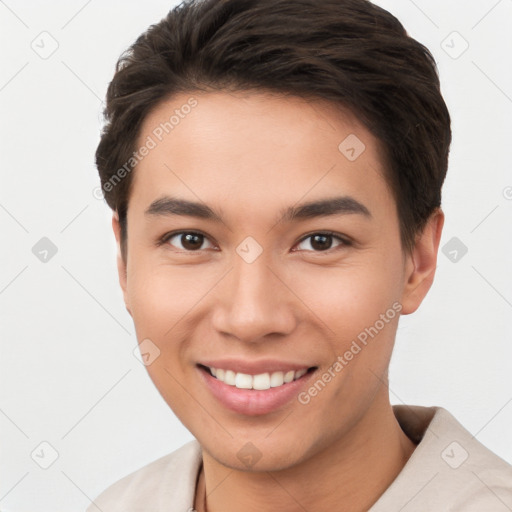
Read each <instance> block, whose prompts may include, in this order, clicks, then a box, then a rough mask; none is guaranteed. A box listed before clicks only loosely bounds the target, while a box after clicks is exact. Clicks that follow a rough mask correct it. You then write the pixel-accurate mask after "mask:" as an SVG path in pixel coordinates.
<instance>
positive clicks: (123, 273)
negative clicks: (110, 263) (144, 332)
mask: <svg viewBox="0 0 512 512" xmlns="http://www.w3.org/2000/svg"><path fill="white" fill-rule="evenodd" d="M112 229H113V230H114V235H115V237H116V245H117V273H118V275H119V284H120V285H121V290H122V291H123V298H124V304H125V306H126V310H127V311H128V313H130V315H131V314H132V312H131V311H130V305H129V300H128V293H127V284H128V274H127V270H126V262H125V260H124V259H123V252H122V250H121V225H120V224H119V214H118V213H117V212H114V213H113V215H112Z"/></svg>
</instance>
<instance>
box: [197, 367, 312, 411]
mask: <svg viewBox="0 0 512 512" xmlns="http://www.w3.org/2000/svg"><path fill="white" fill-rule="evenodd" d="M219 366H220V364H218V365H216V366H212V363H209V364H198V365H197V369H198V370H199V376H200V380H201V381H202V382H203V383H204V385H205V386H206V388H207V389H208V390H209V392H210V393H211V395H213V397H214V399H215V400H216V401H217V403H219V404H222V405H223V406H224V407H225V408H227V409H230V410H231V411H233V412H236V413H238V414H243V415H247V416H257V415H264V414H269V413H272V412H274V411H278V410H279V409H281V407H283V406H285V405H286V404H289V403H290V402H292V403H293V401H294V399H295V398H296V397H297V395H298V394H299V393H300V392H301V391H303V389H304V388H305V387H306V386H307V385H308V382H309V380H310V379H311V378H312V375H313V374H314V372H315V371H316V370H317V367H316V366H313V367H302V368H301V367H300V365H291V364H286V363H284V364H283V363H279V362H276V361H273V362H263V361H262V362H261V363H258V364H253V363H248V362H246V363H241V362H236V363H233V364H230V363H229V362H228V361H224V362H223V363H222V366H223V368H219ZM291 366H295V369H291V368H290V367H291ZM230 368H231V369H230ZM235 370H239V371H235ZM265 370H267V371H265Z"/></svg>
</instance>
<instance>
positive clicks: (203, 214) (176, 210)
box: [145, 196, 372, 223]
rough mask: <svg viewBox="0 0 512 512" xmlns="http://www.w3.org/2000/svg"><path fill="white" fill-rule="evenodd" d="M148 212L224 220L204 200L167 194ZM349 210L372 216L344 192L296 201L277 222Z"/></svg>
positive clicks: (353, 212)
mask: <svg viewBox="0 0 512 512" xmlns="http://www.w3.org/2000/svg"><path fill="white" fill-rule="evenodd" d="M145 214H146V215H152V216H167V215H183V216H188V217H197V218H200V219H206V220H213V221H215V222H223V220H222V217H221V215H220V214H219V213H217V212H215V211H214V210H213V209H212V208H210V207H209V206H207V205H206V204H204V203H196V202H193V201H188V200H186V199H177V198H173V197H168V196H165V197H162V198H160V199H157V200H155V201H153V202H152V203H151V204H150V205H149V207H148V208H147V210H146V211H145ZM349 214H359V215H363V216H364V217H367V218H370V217H371V216H372V215H371V213H370V211H369V210H368V208H367V207H366V206H365V205H364V204H362V203H360V202H359V201H357V200H356V199H354V198H353V197H350V196H341V197H332V198H327V199H320V200H316V201H310V202H308V203H303V204H300V205H298V206H295V205H294V206H290V207H288V208H285V209H284V210H281V211H280V213H279V218H280V220H279V221H278V222H279V223H282V222H294V221H298V220H305V219H312V218H316V217H327V216H330V215H349Z"/></svg>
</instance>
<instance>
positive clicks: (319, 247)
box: [297, 232, 350, 252]
mask: <svg viewBox="0 0 512 512" xmlns="http://www.w3.org/2000/svg"><path fill="white" fill-rule="evenodd" d="M335 241H337V242H338V244H337V245H334V246H333V242H335ZM301 245H303V247H302V248H300V246H301ZM349 245H350V242H349V241H348V240H345V239H344V238H342V237H340V236H337V235H336V234H334V233H330V232H329V233H312V234H311V235H308V236H306V237H304V238H303V239H302V240H301V241H300V243H299V244H298V245H297V247H299V250H306V251H310V250H313V251H314V252H325V251H328V250H330V249H333V248H334V249H335V248H336V247H340V246H349ZM308 246H309V247H308Z"/></svg>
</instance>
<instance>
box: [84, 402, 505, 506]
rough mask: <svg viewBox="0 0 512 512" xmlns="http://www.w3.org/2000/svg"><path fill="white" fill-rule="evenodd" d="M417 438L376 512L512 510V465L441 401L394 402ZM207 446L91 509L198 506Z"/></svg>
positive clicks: (141, 474) (156, 466)
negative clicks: (428, 403)
mask: <svg viewBox="0 0 512 512" xmlns="http://www.w3.org/2000/svg"><path fill="white" fill-rule="evenodd" d="M393 411H394V413H395V416H396V418H397V420H398V422H399V424H400V426H401V427H402V430H403V431H404V432H405V433H406V434H407V436H408V437H409V438H410V439H411V440H412V441H413V442H414V443H415V444H417V446H416V449H415V450H414V452H413V454H412V456H411V457H410V458H409V460H408V461H407V463H406V465H405V466H404V467H403V469H402V471H401V472H400V473H399V475H398V476H397V477H396V479H395V480H394V481H393V483H392V484H391V485H390V486H389V487H388V489H387V490H386V491H385V492H384V494H383V495H382V496H381V497H380V498H379V500H378V501H377V502H376V503H375V504H374V505H373V507H372V508H371V509H370V511H369V512H399V511H400V512H413V511H414V512H431V511H432V512H443V511H446V512H448V511H449V512H458V511H464V512H510V511H512V466H510V465H509V464H507V463H506V462H505V461H504V460H503V459H501V458H500V457H498V456H497V455H495V454H494V453H493V452H491V451H490V450H488V449H487V448H486V447H485V446H484V445H482V444H481V443H480V442H479V441H477V440H476V439H475V438H474V437H473V436H472V435H471V434H470V433H469V432H468V431H467V430H466V429H465V428H464V427H463V426H462V425H461V424H460V423H459V422H458V421H457V420H456V419H455V418H454V417H453V416H452V415H451V414H450V413H449V412H448V411H447V410H445V409H443V408H441V407H419V406H407V405H394V406H393ZM201 460H202V459H201V448H200V446H199V443H198V442H197V441H195V440H194V441H191V442H189V443H187V444H186V445H184V446H182V447H181V448H179V449H178V450H176V451H175V452H173V453H171V454H169V455H165V456H164V457H162V458H160V459H158V460H156V461H154V462H152V463H151V464H148V465H147V466H145V467H143V468H141V469H139V470H138V471H135V472H134V473H132V474H130V475H128V476H126V477H124V478H123V479H121V480H119V481H118V482H116V483H115V484H113V485H112V486H111V487H109V488H108V489H107V490H105V491H104V492H103V493H102V494H100V496H99V497H98V498H96V499H95V500H94V502H93V503H92V504H91V505H90V506H89V507H88V508H87V511H86V512H97V511H98V510H101V511H102V512H192V510H193V506H194V496H195V489H196V481H197V476H198V472H199V469H200V467H201Z"/></svg>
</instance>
